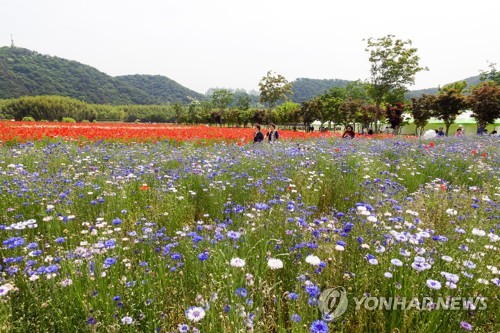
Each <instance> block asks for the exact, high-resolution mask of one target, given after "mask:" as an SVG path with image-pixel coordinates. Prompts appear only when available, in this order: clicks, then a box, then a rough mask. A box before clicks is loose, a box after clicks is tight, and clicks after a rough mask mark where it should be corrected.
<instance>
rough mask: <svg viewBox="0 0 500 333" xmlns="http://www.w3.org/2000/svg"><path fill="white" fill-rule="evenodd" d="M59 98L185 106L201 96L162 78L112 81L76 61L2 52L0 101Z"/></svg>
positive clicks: (24, 51) (10, 49)
mask: <svg viewBox="0 0 500 333" xmlns="http://www.w3.org/2000/svg"><path fill="white" fill-rule="evenodd" d="M36 95H60V96H67V97H73V98H77V99H79V100H82V101H85V102H88V103H96V104H162V103H166V102H186V101H188V100H189V98H188V96H191V97H195V98H200V97H202V95H201V94H198V93H196V92H194V91H192V90H190V89H187V88H185V87H183V86H181V85H180V84H178V83H176V82H175V81H173V80H170V79H169V78H167V77H162V76H149V75H148V76H144V77H143V76H141V75H133V76H122V77H116V78H115V77H112V76H109V75H107V74H105V73H103V72H100V71H99V70H97V69H95V68H93V67H91V66H87V65H84V64H81V63H79V62H76V61H72V60H66V59H62V58H58V57H53V56H48V55H43V54H39V53H37V52H34V51H30V50H27V49H23V48H18V47H1V48H0V98H17V97H21V96H36Z"/></svg>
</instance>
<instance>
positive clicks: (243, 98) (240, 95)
mask: <svg viewBox="0 0 500 333" xmlns="http://www.w3.org/2000/svg"><path fill="white" fill-rule="evenodd" d="M234 99H235V100H236V103H235V106H236V107H237V108H238V110H241V111H245V110H248V109H250V103H251V102H252V97H250V95H249V94H247V93H246V92H240V91H237V92H235V93H234Z"/></svg>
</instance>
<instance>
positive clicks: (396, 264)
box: [391, 259, 403, 267]
mask: <svg viewBox="0 0 500 333" xmlns="http://www.w3.org/2000/svg"><path fill="white" fill-rule="evenodd" d="M391 264H393V265H394V266H398V267H401V266H403V262H402V261H401V260H399V259H392V260H391Z"/></svg>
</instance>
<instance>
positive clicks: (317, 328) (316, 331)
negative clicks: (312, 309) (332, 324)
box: [309, 320, 328, 333]
mask: <svg viewBox="0 0 500 333" xmlns="http://www.w3.org/2000/svg"><path fill="white" fill-rule="evenodd" d="M309 330H310V332H311V333H327V332H328V324H327V323H326V322H325V321H323V320H316V321H313V323H312V324H311V326H310V327H309Z"/></svg>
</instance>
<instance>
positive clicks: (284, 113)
mask: <svg viewBox="0 0 500 333" xmlns="http://www.w3.org/2000/svg"><path fill="white" fill-rule="evenodd" d="M299 109H300V104H298V103H295V102H291V101H288V102H285V103H283V104H281V105H279V106H278V107H277V108H276V113H277V116H278V119H279V122H280V123H283V124H292V125H293V126H294V127H295V126H296V125H297V123H298V121H299V114H298V111H299Z"/></svg>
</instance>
